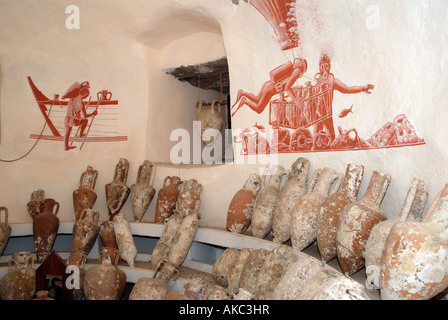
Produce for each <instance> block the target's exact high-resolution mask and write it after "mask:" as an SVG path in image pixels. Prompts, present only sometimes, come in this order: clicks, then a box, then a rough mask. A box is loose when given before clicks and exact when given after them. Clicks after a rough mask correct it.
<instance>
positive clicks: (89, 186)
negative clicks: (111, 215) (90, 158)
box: [73, 166, 98, 221]
mask: <svg viewBox="0 0 448 320" xmlns="http://www.w3.org/2000/svg"><path fill="white" fill-rule="evenodd" d="M97 177H98V171H96V170H93V168H92V167H91V166H87V169H86V171H84V172H83V173H82V175H81V178H80V180H79V188H78V189H76V190H75V191H73V206H74V209H75V218H76V221H78V220H79V219H80V216H81V212H82V211H83V210H84V209H92V207H93V205H94V204H95V201H96V199H97V194H96V192H95V191H93V190H94V189H95V184H96V179H97Z"/></svg>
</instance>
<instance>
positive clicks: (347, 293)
mask: <svg viewBox="0 0 448 320" xmlns="http://www.w3.org/2000/svg"><path fill="white" fill-rule="evenodd" d="M295 299H296V300H370V298H369V297H368V295H367V293H366V292H365V287H364V286H363V285H362V284H360V283H358V282H356V281H354V280H352V279H350V278H349V277H345V276H344V275H342V274H340V273H336V272H334V271H331V270H325V269H324V270H320V271H319V272H318V273H317V274H316V275H315V276H314V277H312V278H310V279H308V280H307V281H306V282H305V283H304V289H303V290H301V291H300V293H299V294H298V295H297V296H296V297H295Z"/></svg>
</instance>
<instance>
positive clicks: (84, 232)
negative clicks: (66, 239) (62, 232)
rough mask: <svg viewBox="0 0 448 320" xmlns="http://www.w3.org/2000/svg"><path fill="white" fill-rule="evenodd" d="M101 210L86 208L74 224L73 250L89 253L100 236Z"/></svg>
mask: <svg viewBox="0 0 448 320" xmlns="http://www.w3.org/2000/svg"><path fill="white" fill-rule="evenodd" d="M99 217H100V212H99V211H96V210H92V209H84V210H82V212H81V215H80V217H79V220H78V221H76V222H75V223H74V224H73V233H72V250H73V251H79V252H82V253H84V254H85V255H89V253H90V251H91V250H92V247H93V245H94V244H95V241H96V239H97V237H98V233H99V231H100V228H99V226H98V220H99Z"/></svg>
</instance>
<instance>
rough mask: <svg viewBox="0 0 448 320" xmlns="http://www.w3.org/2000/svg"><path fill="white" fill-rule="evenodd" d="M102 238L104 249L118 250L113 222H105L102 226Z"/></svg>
mask: <svg viewBox="0 0 448 320" xmlns="http://www.w3.org/2000/svg"><path fill="white" fill-rule="evenodd" d="M99 233H100V238H101V242H102V243H103V245H104V247H109V248H116V249H118V245H117V239H116V237H115V230H114V224H113V223H112V222H111V221H103V223H101V225H100V231H99Z"/></svg>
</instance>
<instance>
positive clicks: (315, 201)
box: [291, 168, 344, 250]
mask: <svg viewBox="0 0 448 320" xmlns="http://www.w3.org/2000/svg"><path fill="white" fill-rule="evenodd" d="M343 178H344V176H343V174H340V173H336V172H335V171H334V170H333V169H331V168H323V169H317V170H316V171H314V173H313V177H312V179H311V181H310V186H309V188H308V193H307V194H305V195H303V196H302V197H300V199H299V200H298V201H297V202H296V205H295V206H294V208H293V210H292V218H291V244H292V246H293V248H296V249H298V250H303V249H305V248H306V247H308V246H309V245H310V244H311V243H313V242H314V241H315V240H316V239H317V221H318V217H319V210H320V207H321V206H322V203H323V202H324V200H325V198H327V197H328V195H331V194H333V193H335V192H337V191H338V189H339V187H340V186H341V184H342V182H343Z"/></svg>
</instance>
